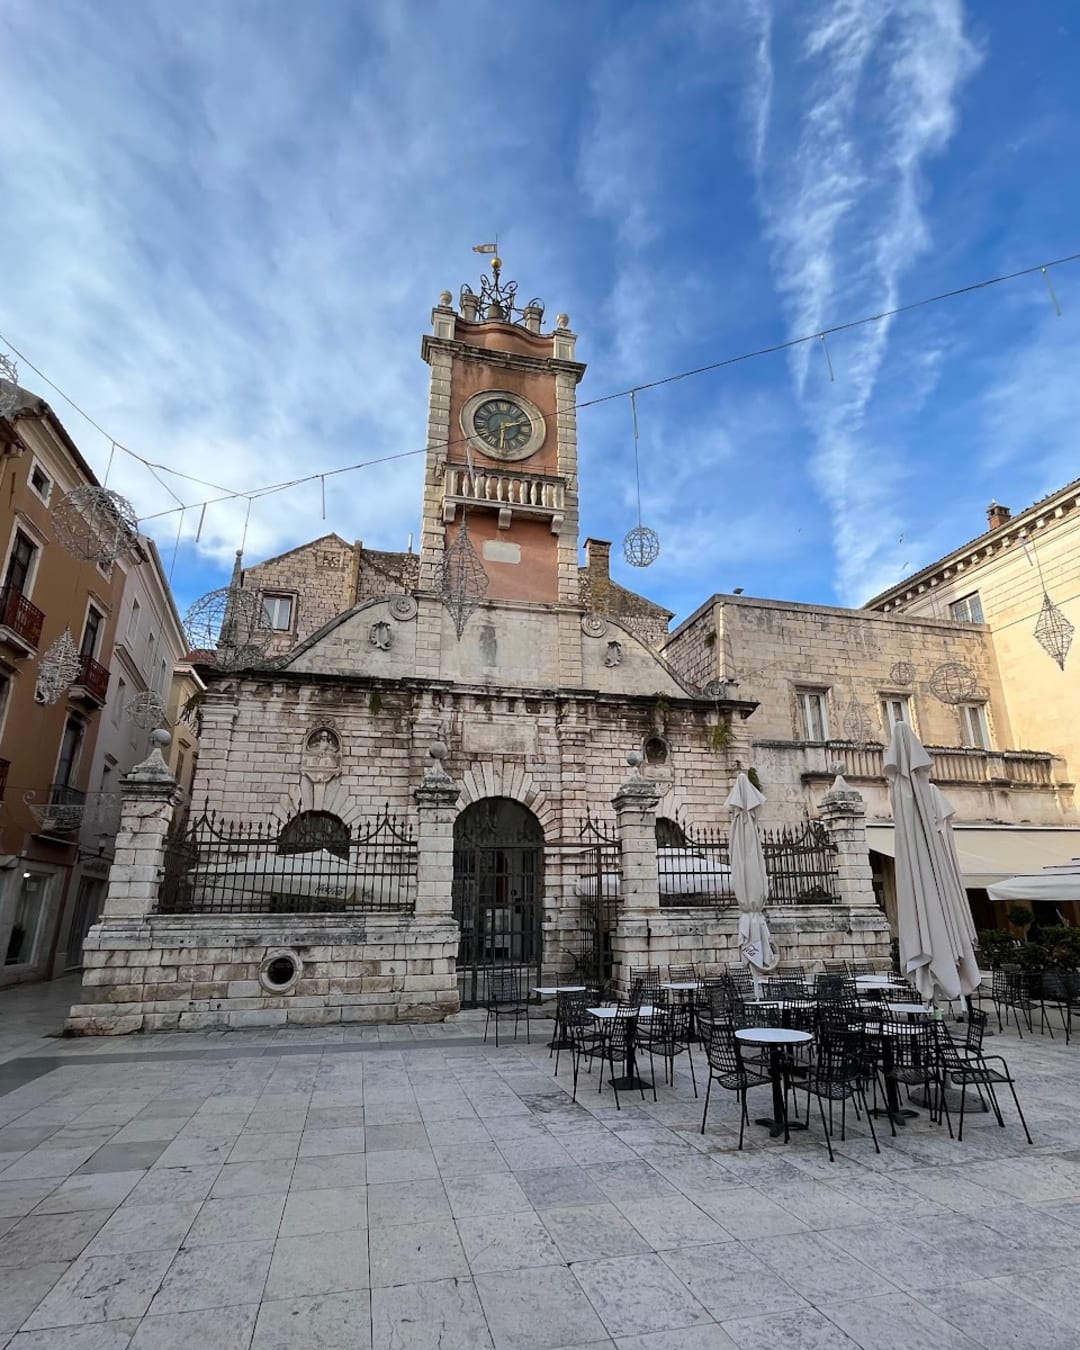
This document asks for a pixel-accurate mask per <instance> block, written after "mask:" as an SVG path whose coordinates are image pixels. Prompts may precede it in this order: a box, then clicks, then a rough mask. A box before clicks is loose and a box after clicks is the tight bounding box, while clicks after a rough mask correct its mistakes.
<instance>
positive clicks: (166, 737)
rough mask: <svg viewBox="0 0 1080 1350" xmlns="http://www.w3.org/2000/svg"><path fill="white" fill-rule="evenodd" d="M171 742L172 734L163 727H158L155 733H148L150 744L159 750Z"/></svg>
mask: <svg viewBox="0 0 1080 1350" xmlns="http://www.w3.org/2000/svg"><path fill="white" fill-rule="evenodd" d="M171 742H172V732H171V731H166V730H165V728H164V727H158V729H157V730H156V731H152V732H151V733H150V744H151V745H156V746H157V747H158V749H159V750H164V749H165V747H166V746H167V745H169V744H170V743H171Z"/></svg>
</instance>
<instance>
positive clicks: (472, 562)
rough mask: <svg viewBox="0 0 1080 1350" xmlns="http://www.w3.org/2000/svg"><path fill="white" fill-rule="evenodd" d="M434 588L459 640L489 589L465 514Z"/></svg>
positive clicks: (486, 576) (444, 556)
mask: <svg viewBox="0 0 1080 1350" xmlns="http://www.w3.org/2000/svg"><path fill="white" fill-rule="evenodd" d="M435 585H436V589H437V591H438V592H439V598H440V599H441V600H442V602H443V604H444V605H445V606H446V608H447V609H448V610H449V611H450V614H451V617H452V618H453V620H454V628H455V630H456V632H457V635H458V637H459V638H460V637H461V635H462V633H463V632H464V631H465V625H466V624H467V623H468V622H469V618H470V616H471V615H472V613H473V611H474V610H476V609H478V608H479V606H480V605H481V604H482V603H483V599H484V596H485V595H487V588H488V574H487V573H486V572H485V571H484V564H483V563H482V562H481V561H480V555H479V554H478V553H477V551H476V549H474V548H473V545H472V540H471V539H470V538H469V522H468V519H467V518H466V517H465V516H464V515H463V516H462V518H461V529H460V530H459V531H458V534H457V538H456V539H455V540H454V542H453V543H452V544H451V545H450V547H449V548H448V549H447V550H446V552H445V553H444V554H443V560H442V564H441V565H440V567H439V571H438V576H437V579H436V583H435Z"/></svg>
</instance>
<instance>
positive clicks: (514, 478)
mask: <svg viewBox="0 0 1080 1350" xmlns="http://www.w3.org/2000/svg"><path fill="white" fill-rule="evenodd" d="M459 506H486V507H488V508H491V509H494V510H496V511H498V513H499V529H501V530H508V529H509V528H510V521H511V520H512V519H513V517H514V516H515V515H518V516H528V517H531V518H532V519H534V520H546V521H549V522H550V525H551V532H552V534H558V533H559V530H560V529H561V528H562V523H563V518H564V516H565V513H566V481H565V479H563V478H561V477H558V476H556V475H551V474H539V473H529V472H527V471H524V472H522V471H519V470H514V469H474V470H473V471H472V472H471V473H470V471H469V469H468V468H467V467H466V466H465V465H464V464H447V466H446V477H445V480H444V489H443V518H444V520H446V521H447V522H449V521H451V520H453V519H454V516H455V514H456V512H457V508H458V507H459Z"/></svg>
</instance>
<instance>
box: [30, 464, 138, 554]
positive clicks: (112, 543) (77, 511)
mask: <svg viewBox="0 0 1080 1350" xmlns="http://www.w3.org/2000/svg"><path fill="white" fill-rule="evenodd" d="M52 521H53V528H54V529H55V530H56V537H57V539H58V540H59V541H60V543H61V544H63V546H64V548H66V549H67V551H68V552H69V553H70V554H72V556H73V557H76V558H81V559H82V561H83V562H95V563H101V564H102V565H103V566H108V564H109V563H114V562H116V560H117V558H120V557H123V556H124V554H126V553H132V552H134V551H135V549H136V547H137V546H138V537H139V524H138V521H137V520H136V518H135V511H134V509H133V507H132V505H131V503H130V502H129V501H128V499H127V498H126V497H121V495H120V494H119V492H113V491H112V489H111V488H104V487H98V486H97V485H96V484H95V483H84V484H83V485H82V486H81V487H77V488H72V490H71V491H70V492H65V493H64V495H63V496H62V497H61V498H60V500H59V501H58V502H57V503H56V505H55V506H54V507H53V509H52Z"/></svg>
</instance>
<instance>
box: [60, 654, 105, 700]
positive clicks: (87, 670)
mask: <svg viewBox="0 0 1080 1350" xmlns="http://www.w3.org/2000/svg"><path fill="white" fill-rule="evenodd" d="M108 692H109V672H108V670H107V669H106V667H105V666H103V665H102V664H101V662H100V661H95V660H94V658H93V657H92V656H87V655H85V654H84V655H82V656H80V657H79V673H78V675H77V676H76V678H75V682H74V683H73V684H72V686H71V689H70V691H69V694H70V697H71V698H75V699H79V700H80V701H81V702H83V703H89V704H91V706H93V707H95V708H101V707H103V706H104V703H105V698H106V695H107V694H108Z"/></svg>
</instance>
